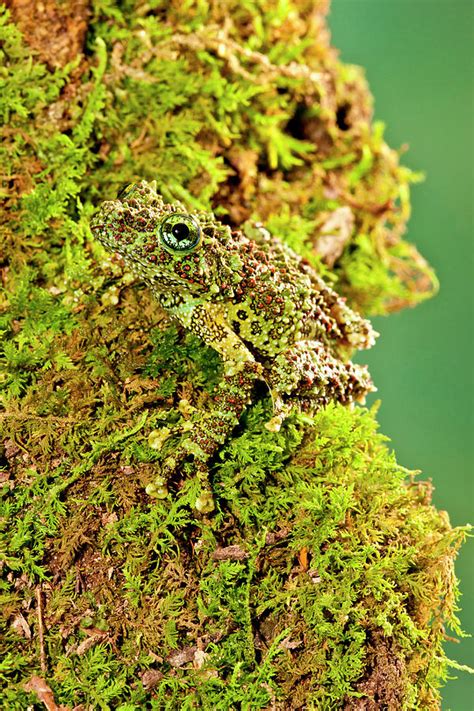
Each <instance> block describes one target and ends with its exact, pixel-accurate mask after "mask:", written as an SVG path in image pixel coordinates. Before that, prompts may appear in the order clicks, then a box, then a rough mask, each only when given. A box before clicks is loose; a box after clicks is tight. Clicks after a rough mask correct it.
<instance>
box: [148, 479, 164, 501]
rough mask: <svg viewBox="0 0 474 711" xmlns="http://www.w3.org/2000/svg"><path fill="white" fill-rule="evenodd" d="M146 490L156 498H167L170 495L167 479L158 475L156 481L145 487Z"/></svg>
mask: <svg viewBox="0 0 474 711" xmlns="http://www.w3.org/2000/svg"><path fill="white" fill-rule="evenodd" d="M145 491H146V493H147V494H148V496H151V497H152V498H154V499H166V497H167V496H168V493H169V492H168V487H167V486H166V479H165V478H164V477H163V476H161V475H158V476H157V477H156V478H155V480H154V481H152V482H150V484H148V485H147V486H146V487H145Z"/></svg>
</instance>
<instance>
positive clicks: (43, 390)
mask: <svg viewBox="0 0 474 711" xmlns="http://www.w3.org/2000/svg"><path fill="white" fill-rule="evenodd" d="M46 4H48V3H46ZM16 5H17V4H16V3H12V14H11V15H10V14H9V13H8V12H7V11H6V10H5V9H4V8H3V9H1V10H0V57H1V65H2V66H1V69H0V115H1V116H2V119H3V125H2V126H1V127H0V135H1V137H2V144H1V147H0V158H1V168H0V184H1V187H0V200H1V202H2V212H1V214H0V226H1V227H0V230H1V239H2V246H1V250H0V252H1V254H2V255H3V256H2V263H1V270H2V271H1V276H2V295H1V307H2V313H1V316H0V329H1V333H2V346H1V349H2V356H1V357H2V361H1V362H2V370H3V374H2V377H1V383H0V385H1V387H2V390H3V411H2V413H1V434H2V441H3V443H4V444H3V450H2V452H0V454H1V458H0V464H1V480H2V502H3V503H2V508H3V513H2V519H1V520H2V532H1V536H2V546H3V547H4V559H3V571H4V576H3V582H2V593H1V597H2V603H3V604H2V608H3V611H4V616H3V619H4V622H3V642H2V644H3V653H2V661H1V662H0V674H1V676H2V684H3V685H4V692H3V693H4V699H5V701H4V702H3V703H4V705H5V706H6V708H11V709H16V708H18V709H21V708H26V707H27V706H32V705H34V704H38V694H37V693H34V688H35V685H34V684H33V685H32V684H30V685H29V686H27V687H26V689H25V682H27V681H28V680H29V679H31V677H33V678H35V676H34V675H36V676H39V677H41V678H43V679H46V680H47V683H48V685H49V686H50V689H51V690H52V692H53V694H54V698H55V701H56V703H57V704H64V705H69V706H71V708H72V707H73V706H77V705H78V704H82V705H83V707H84V708H88V707H89V708H102V709H108V708H116V709H121V710H122V711H125V710H127V711H128V710H131V709H141V708H144V707H145V705H146V706H147V707H148V708H155V709H163V708H166V709H186V708H188V709H190V708H204V709H206V708H212V707H217V708H222V709H226V708H228V709H237V708H241V709H245V708H247V709H250V708H252V709H258V708H262V709H265V708H272V705H273V707H274V708H281V709H297V708H323V709H325V708H328V709H329V708H341V707H345V708H347V709H351V708H353V709H358V708H377V707H380V706H384V707H386V708H389V709H392V708H393V709H398V708H437V705H438V701H439V693H438V687H439V685H440V683H441V681H442V679H443V678H444V676H445V672H446V660H445V657H444V652H443V650H442V646H441V645H442V641H443V638H444V634H445V627H446V626H450V627H451V628H452V629H453V630H454V632H455V633H457V634H460V630H459V626H458V622H457V619H456V616H455V613H456V596H457V588H456V580H455V576H454V573H453V561H454V558H455V555H456V552H457V549H458V547H459V545H460V543H461V541H462V539H463V537H464V536H465V534H466V530H467V529H461V528H458V529H453V528H452V527H451V526H450V524H449V521H448V519H447V516H446V515H445V514H444V513H443V512H439V511H437V510H436V509H435V508H434V507H433V506H432V505H431V503H430V495H431V489H430V485H429V484H427V483H423V482H420V481H418V480H417V479H416V478H415V477H414V475H413V474H411V473H410V472H407V471H406V470H403V469H402V468H401V467H399V466H398V465H397V464H396V461H395V457H394V455H393V454H392V453H391V452H390V450H389V449H388V447H387V444H386V442H385V441H384V437H383V436H382V435H380V434H378V433H377V425H376V420H375V414H376V413H375V410H372V411H368V410H366V409H363V408H357V409H355V410H350V409H347V408H343V407H341V406H330V407H328V408H326V409H325V410H324V411H323V412H320V413H319V414H318V415H317V416H315V417H314V418H309V417H303V416H297V415H294V416H293V418H291V419H290V420H289V421H287V422H286V423H285V425H284V427H283V428H282V430H281V432H279V433H271V432H268V431H267V430H266V429H265V427H264V422H265V421H266V420H267V419H268V417H269V415H270V407H271V406H270V402H269V399H268V396H267V392H266V390H265V389H264V388H263V387H262V391H261V392H259V393H257V394H256V401H255V403H254V405H253V406H252V407H251V408H250V409H249V410H248V412H247V413H246V414H245V415H244V417H243V419H242V422H241V423H240V425H239V428H238V429H237V430H236V432H235V434H234V436H233V437H232V438H231V439H230V440H229V441H228V443H227V445H226V446H225V447H224V448H223V449H222V451H221V452H220V454H219V456H218V457H217V458H216V460H215V461H214V463H213V467H212V472H211V476H212V485H213V490H214V496H215V500H216V505H217V510H216V512H215V514H214V515H212V516H209V517H201V516H198V515H197V514H196V512H195V511H194V509H193V508H192V506H191V505H190V504H191V502H192V501H193V500H194V499H195V498H196V495H197V492H198V489H199V482H198V481H197V480H196V479H195V478H194V477H193V476H191V475H190V474H188V475H187V476H186V472H184V473H183V480H182V482H181V486H180V488H179V489H177V490H175V491H174V492H173V495H172V496H170V497H169V498H167V499H165V500H164V501H159V502H156V501H152V500H151V499H150V498H149V497H148V496H147V495H146V493H145V487H146V485H147V484H148V483H149V482H150V481H151V480H152V479H153V476H154V469H155V468H156V462H159V461H161V460H162V458H163V457H164V456H166V454H167V451H168V450H169V448H171V447H172V446H173V438H172V437H169V436H168V432H171V431H172V428H173V426H174V425H175V424H176V423H182V422H183V421H185V420H186V419H187V417H189V412H190V409H191V408H193V407H196V408H205V407H206V404H207V400H208V398H209V395H210V393H212V390H213V388H214V387H215V385H216V382H217V380H218V377H219V372H220V370H219V369H220V360H219V357H218V356H217V354H216V353H214V352H213V351H212V350H210V349H207V348H205V347H204V346H203V345H202V343H201V342H200V341H199V340H198V339H197V338H196V337H193V336H190V335H187V334H185V333H183V332H182V331H181V330H179V329H178V328H177V327H175V326H172V325H171V324H170V322H169V321H168V319H167V317H166V315H165V314H164V313H163V312H162V311H160V310H159V309H158V307H157V305H156V302H154V301H153V299H152V298H151V296H150V294H149V293H148V292H147V291H146V290H145V289H144V288H143V287H142V285H140V284H139V283H137V282H136V281H135V280H134V279H133V278H132V277H131V276H130V274H129V273H128V272H126V271H125V270H124V267H123V265H122V264H121V263H120V262H119V261H117V260H116V259H114V258H111V257H110V256H108V255H106V253H105V252H104V250H103V249H102V247H101V246H100V245H98V244H97V243H96V242H94V240H93V239H92V236H91V234H90V231H89V227H88V225H89V219H90V216H91V214H92V212H93V210H94V205H95V204H96V203H97V202H99V201H100V200H102V199H104V198H107V197H110V196H114V195H115V194H116V192H117V189H118V187H119V186H121V185H122V184H123V183H127V182H130V181H132V180H135V179H137V178H143V179H149V180H150V179H156V180H157V184H158V189H159V190H160V192H161V193H162V194H163V195H165V197H167V198H168V199H170V200H174V199H180V200H181V201H183V202H185V203H186V204H188V205H189V206H190V207H196V206H197V207H203V208H205V209H209V208H213V209H214V210H215V211H216V213H217V214H219V215H220V216H221V219H223V220H225V221H226V222H228V223H229V224H231V225H240V224H242V223H243V222H245V221H246V220H249V219H261V220H263V221H265V223H266V224H267V226H268V227H269V228H270V229H272V230H274V231H275V232H276V233H278V235H279V236H280V237H281V238H282V239H285V240H287V241H288V243H289V244H291V246H292V247H293V248H294V249H296V250H298V251H299V252H300V253H301V254H303V256H305V257H306V258H307V259H308V260H309V261H310V262H311V263H312V264H313V265H314V266H316V267H317V268H318V269H319V270H320V271H321V272H322V273H323V274H324V276H325V278H326V279H328V280H330V281H331V282H332V284H333V285H335V287H336V288H337V289H338V290H340V291H341V292H343V293H344V294H345V295H346V296H347V297H348V299H349V300H350V302H351V305H352V306H354V307H355V308H358V309H360V310H361V311H363V312H364V313H366V314H370V313H386V312H388V311H390V310H393V309H396V308H400V307H402V306H406V305H413V304H415V303H417V302H418V301H419V300H420V299H423V298H426V297H427V296H429V295H430V293H432V291H433V290H434V289H435V288H436V280H435V277H434V276H433V273H432V271H431V269H430V268H429V267H428V265H427V264H426V263H425V262H424V260H423V259H422V258H421V257H420V256H419V255H418V254H417V252H416V251H415V249H414V247H413V246H412V245H410V244H409V243H407V242H406V241H404V240H403V237H402V236H403V232H404V229H405V224H406V221H407V219H408V217H409V212H410V207H409V187H410V184H411V183H413V182H416V181H417V180H419V179H420V175H419V174H416V173H415V174H414V173H412V172H411V171H409V170H408V169H407V168H405V167H403V166H401V165H400V163H399V154H398V152H396V151H394V150H393V149H391V148H389V147H388V146H387V144H386V143H385V141H384V139H383V126H382V125H381V124H380V123H372V119H371V97H370V93H369V91H368V88H367V86H366V83H365V80H364V77H363V74H362V72H361V70H359V69H357V68H355V67H351V66H347V65H344V64H342V63H341V62H340V61H339V60H338V58H337V55H336V53H335V50H334V49H332V48H331V47H330V44H329V37H328V33H327V30H326V28H325V24H324V11H325V9H326V8H325V5H326V3H325V2H322V1H319V2H305V1H304V0H299V1H298V2H288V3H286V2H285V3H283V2H281V3H272V2H265V1H263V0H261V1H260V2H253V1H252V2H247V3H243V4H242V3H238V2H235V3H233V2H229V3H225V4H224V3H215V4H208V3H205V2H187V3H160V2H155V1H153V2H141V1H137V2H134V1H132V0H127V1H126V2H122V3H115V2H111V0H94V2H92V3H91V5H90V13H89V22H88V28H87V35H86V37H85V44H84V47H83V51H82V52H79V53H77V54H75V55H72V54H67V53H66V56H64V57H63V55H62V54H61V53H58V54H57V59H58V61H53V60H52V53H51V49H49V51H47V52H46V50H45V47H44V37H45V36H47V33H46V34H45V33H44V27H43V28H42V32H41V33H40V35H41V37H42V38H43V39H42V40H41V41H40V40H38V37H36V38H34V36H33V35H34V32H35V26H34V24H32V23H30V24H29V25H24V24H22V22H21V21H20V18H19V16H18V9H16ZM62 5H64V6H66V7H65V8H63V11H64V13H65V16H68V8H67V6H68V5H71V7H72V5H73V3H62ZM71 14H72V10H71ZM83 18H84V14H83V4H82V3H81V22H82V21H83ZM45 21H46V20H45ZM55 22H56V20H55ZM19 27H23V30H24V32H25V35H24V36H23V35H22V33H21V32H20V31H19V29H18V28H19ZM41 37H40V39H41ZM77 38H78V33H77V32H75V33H74V42H77V41H78V39H77ZM61 46H62V47H64V46H65V45H64V43H62V45H61ZM53 54H54V53H53ZM60 59H61V61H60ZM64 61H67V62H68V63H67V64H64ZM43 628H44V629H43ZM364 704H365V705H364ZM371 704H372V706H371ZM373 704H379V706H374V705H373Z"/></svg>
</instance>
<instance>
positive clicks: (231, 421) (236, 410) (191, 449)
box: [147, 361, 262, 513]
mask: <svg viewBox="0 0 474 711" xmlns="http://www.w3.org/2000/svg"><path fill="white" fill-rule="evenodd" d="M261 372H262V367H261V365H260V364H259V363H257V362H255V361H250V362H246V363H241V364H240V369H239V370H238V371H237V372H234V373H231V374H227V375H224V377H223V379H222V381H221V382H220V383H219V385H218V387H217V389H216V391H215V393H214V396H213V398H212V400H211V404H210V409H209V410H208V411H207V412H204V413H202V412H197V413H195V414H194V415H193V416H192V418H191V419H190V420H188V421H187V423H186V428H183V429H182V433H181V436H180V439H179V441H178V443H177V446H176V449H175V451H174V452H173V454H172V455H171V456H170V457H168V458H167V459H166V460H165V462H164V464H163V466H162V468H161V471H160V473H159V475H158V476H157V477H156V479H155V481H154V483H153V484H150V485H149V486H148V487H147V493H148V494H150V495H151V496H155V497H158V498H164V497H166V496H167V494H168V489H167V482H168V481H169V480H170V479H171V478H172V477H173V476H175V475H176V473H177V472H178V471H179V470H180V469H181V468H182V466H183V465H184V462H185V461H186V460H188V459H189V458H192V460H193V469H194V472H195V474H196V475H197V476H198V477H199V479H200V481H201V493H200V495H199V496H198V498H197V500H196V502H195V504H194V506H195V508H196V509H197V510H198V511H199V512H201V513H210V512H211V511H212V510H213V509H214V501H213V496H212V492H211V487H210V484H209V480H208V466H207V462H208V460H209V458H210V457H212V455H213V454H215V453H216V451H217V450H218V449H219V447H220V445H222V444H223V443H224V442H225V441H226V439H227V438H228V436H229V435H230V433H231V432H232V430H233V428H234V427H235V426H236V425H237V424H238V422H239V419H240V416H241V415H242V413H243V411H244V410H245V408H246V407H247V405H248V404H249V403H250V402H251V395H252V390H253V386H254V383H255V381H256V380H258V379H260V378H261Z"/></svg>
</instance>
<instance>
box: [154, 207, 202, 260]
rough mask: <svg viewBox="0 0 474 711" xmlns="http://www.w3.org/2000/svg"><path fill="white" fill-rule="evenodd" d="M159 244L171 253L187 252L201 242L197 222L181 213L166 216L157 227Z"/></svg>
mask: <svg viewBox="0 0 474 711" xmlns="http://www.w3.org/2000/svg"><path fill="white" fill-rule="evenodd" d="M159 234H160V239H161V242H162V243H163V245H164V247H165V248H166V249H167V250H168V251H171V252H189V251H190V250H192V249H195V248H196V247H197V246H198V244H199V242H200V241H201V228H200V227H199V224H198V222H197V221H196V220H195V219H194V218H193V217H191V216H190V215H186V214H184V213H181V212H172V213H171V214H170V215H167V216H166V217H165V219H164V220H163V221H162V222H161V224H160V227H159Z"/></svg>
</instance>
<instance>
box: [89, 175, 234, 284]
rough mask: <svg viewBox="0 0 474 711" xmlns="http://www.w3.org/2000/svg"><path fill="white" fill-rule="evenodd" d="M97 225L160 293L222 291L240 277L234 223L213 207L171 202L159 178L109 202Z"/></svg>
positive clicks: (104, 237) (113, 247) (101, 235)
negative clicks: (219, 217)
mask: <svg viewBox="0 0 474 711" xmlns="http://www.w3.org/2000/svg"><path fill="white" fill-rule="evenodd" d="M91 229H92V231H93V233H94V235H95V236H96V237H97V238H98V239H99V240H100V242H102V244H103V245H104V246H105V247H107V249H110V250H111V251H112V252H116V253H118V254H120V255H121V256H122V257H123V259H124V260H125V262H126V264H127V265H128V266H129V267H130V268H131V269H132V270H133V271H135V272H136V273H137V274H138V275H139V276H140V277H142V279H144V280H145V281H146V282H148V283H149V284H150V286H151V287H152V289H153V291H154V292H156V293H159V294H165V295H166V294H168V293H169V292H179V293H181V294H187V293H189V294H193V295H202V294H204V293H206V292H210V293H211V294H213V293H214V294H220V293H221V292H222V291H225V290H226V288H229V285H230V284H232V283H233V282H235V281H236V280H238V276H237V273H238V268H239V266H240V264H239V259H238V257H237V255H235V257H234V259H230V258H229V257H230V255H229V251H230V252H233V251H234V250H233V248H232V242H233V240H232V235H231V232H230V229H229V228H228V227H227V226H225V225H223V224H222V223H220V222H218V221H216V220H215V218H214V216H213V215H212V214H211V213H206V212H189V211H187V210H186V208H185V207H184V206H183V205H182V204H181V203H178V202H175V203H172V204H167V203H165V202H164V200H163V198H162V197H161V195H159V193H157V192H156V188H155V183H154V182H152V183H147V182H146V181H141V182H140V183H136V184H132V185H128V186H127V187H125V188H123V189H122V190H121V191H120V192H119V194H118V196H117V198H116V199H115V200H110V201H107V202H104V203H103V204H102V205H101V207H100V209H99V210H98V212H97V213H96V214H95V216H94V218H93V219H92V222H91ZM223 287H224V288H223Z"/></svg>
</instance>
